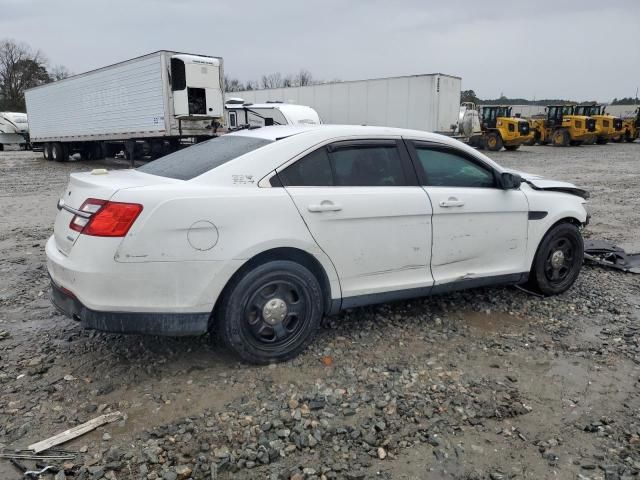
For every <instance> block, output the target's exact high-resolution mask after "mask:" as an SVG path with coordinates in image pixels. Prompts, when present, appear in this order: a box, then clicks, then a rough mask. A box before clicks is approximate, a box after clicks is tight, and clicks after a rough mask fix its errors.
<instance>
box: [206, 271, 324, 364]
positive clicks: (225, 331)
mask: <svg viewBox="0 0 640 480" xmlns="http://www.w3.org/2000/svg"><path fill="white" fill-rule="evenodd" d="M216 313H217V315H216V316H217V329H216V330H217V331H216V333H217V335H218V336H219V337H220V338H221V339H222V341H223V343H224V344H225V346H227V347H228V348H229V349H230V350H232V351H233V352H234V353H235V354H237V355H238V356H239V357H240V358H241V359H242V360H244V361H247V362H250V363H256V364H267V363H275V362H282V361H285V360H289V359H291V358H293V357H295V356H296V355H298V354H299V353H300V352H302V351H303V350H304V349H305V348H306V347H307V345H308V344H309V343H310V342H311V340H312V339H313V337H314V336H315V333H316V331H317V329H318V327H319V325H320V321H321V319H322V315H323V296H322V289H321V288H320V284H319V282H318V280H317V279H316V277H315V276H314V275H313V273H311V272H310V271H309V270H308V269H307V268H305V267H304V266H302V265H300V264H298V263H296V262H292V261H288V260H276V261H271V262H267V263H265V264H262V265H259V266H257V267H255V268H253V269H251V270H249V271H247V272H245V273H244V274H242V275H241V276H240V277H239V278H237V279H235V280H234V281H233V283H232V284H231V285H229V287H228V288H227V289H226V291H225V294H224V295H223V298H222V304H221V308H220V309H219V311H218V312H216Z"/></svg>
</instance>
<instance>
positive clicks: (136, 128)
mask: <svg viewBox="0 0 640 480" xmlns="http://www.w3.org/2000/svg"><path fill="white" fill-rule="evenodd" d="M222 78H223V64H222V58H220V57H212V56H206V55H191V54H185V53H179V52H172V51H166V50H163V51H159V52H155V53H151V54H148V55H144V56H141V57H136V58H133V59H130V60H127V61H124V62H120V63H116V64H114V65H110V66H107V67H103V68H99V69H97V70H92V71H90V72H86V73H83V74H80V75H74V76H72V77H69V78H66V79H64V80H60V81H58V82H54V83H50V84H47V85H42V86H40V87H36V88H32V89H30V90H27V92H26V93H25V99H26V103H27V113H28V114H29V123H30V133H31V141H32V143H33V144H34V146H35V147H40V148H42V150H43V152H44V156H45V158H47V159H53V160H65V159H67V158H68V157H69V155H70V154H72V153H80V154H81V155H82V156H83V157H85V158H102V157H104V156H107V155H112V154H113V153H115V152H117V151H120V150H125V152H126V153H127V156H128V157H130V158H134V157H138V156H143V155H145V156H147V155H148V156H151V157H157V156H161V155H163V154H166V153H168V152H170V151H173V150H175V149H177V148H179V146H180V144H181V142H183V141H186V140H189V141H192V142H194V141H199V140H202V139H205V138H210V137H212V136H214V135H215V134H216V129H217V127H218V126H219V125H220V124H222V123H223V121H224V99H223V93H222Z"/></svg>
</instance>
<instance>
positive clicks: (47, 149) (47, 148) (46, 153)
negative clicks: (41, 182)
mask: <svg viewBox="0 0 640 480" xmlns="http://www.w3.org/2000/svg"><path fill="white" fill-rule="evenodd" d="M42 156H43V157H44V159H45V160H48V161H50V160H51V144H50V143H45V144H44V145H43V146H42Z"/></svg>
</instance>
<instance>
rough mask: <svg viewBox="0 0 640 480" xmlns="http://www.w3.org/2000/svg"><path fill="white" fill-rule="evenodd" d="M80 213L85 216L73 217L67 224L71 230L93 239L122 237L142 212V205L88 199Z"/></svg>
mask: <svg viewBox="0 0 640 480" xmlns="http://www.w3.org/2000/svg"><path fill="white" fill-rule="evenodd" d="M80 211H81V212H83V213H85V214H86V215H84V216H83V215H80V214H78V215H74V217H73V218H72V219H71V223H70V224H69V228H71V229H72V230H75V231H76V232H80V233H82V234H84V235H92V236H94V237H124V236H125V235H126V234H127V232H128V231H129V229H130V228H131V225H133V222H135V221H136V218H138V215H140V212H142V205H140V204H138V203H122V202H108V201H106V200H99V199H96V198H89V199H87V200H86V201H85V202H84V203H83V204H82V206H81V207H80Z"/></svg>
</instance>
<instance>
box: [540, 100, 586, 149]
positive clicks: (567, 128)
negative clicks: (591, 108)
mask: <svg viewBox="0 0 640 480" xmlns="http://www.w3.org/2000/svg"><path fill="white" fill-rule="evenodd" d="M545 112H546V115H534V116H533V117H532V118H531V121H532V124H533V135H534V137H535V140H536V143H537V144H539V145H547V144H548V143H552V144H553V145H554V146H556V147H566V146H569V145H572V146H576V145H581V144H582V143H584V142H589V141H592V140H594V139H595V136H596V120H595V119H594V118H590V117H586V116H584V115H576V114H575V113H574V106H573V105H548V106H547V107H546V108H545Z"/></svg>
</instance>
